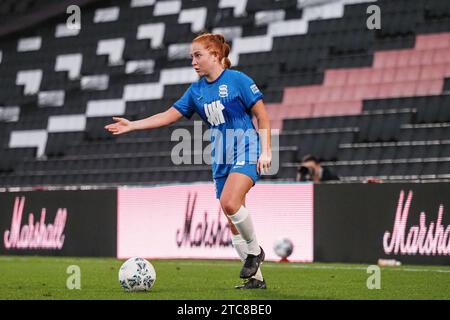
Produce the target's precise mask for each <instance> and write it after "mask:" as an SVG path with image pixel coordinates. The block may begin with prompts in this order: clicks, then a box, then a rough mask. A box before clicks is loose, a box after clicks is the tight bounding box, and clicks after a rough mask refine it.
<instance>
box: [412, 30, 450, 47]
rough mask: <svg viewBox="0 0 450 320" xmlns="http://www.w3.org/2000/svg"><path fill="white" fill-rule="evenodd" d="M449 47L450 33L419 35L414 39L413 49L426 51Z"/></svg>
mask: <svg viewBox="0 0 450 320" xmlns="http://www.w3.org/2000/svg"><path fill="white" fill-rule="evenodd" d="M449 47H450V33H441V34H432V35H419V36H417V38H416V46H415V48H416V49H418V50H422V49H425V50H428V49H437V48H449Z"/></svg>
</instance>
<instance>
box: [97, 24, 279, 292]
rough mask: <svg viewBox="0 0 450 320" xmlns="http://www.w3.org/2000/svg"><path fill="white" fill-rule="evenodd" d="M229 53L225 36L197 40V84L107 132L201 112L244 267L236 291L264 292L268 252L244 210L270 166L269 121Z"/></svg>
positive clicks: (146, 126)
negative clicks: (172, 100)
mask: <svg viewBox="0 0 450 320" xmlns="http://www.w3.org/2000/svg"><path fill="white" fill-rule="evenodd" d="M229 52H230V47H229V45H228V44H227V43H226V42H225V40H224V37H223V35H221V34H211V33H206V34H202V35H200V36H198V37H196V38H195V39H194V40H193V41H192V45H191V57H192V66H193V67H194V69H195V72H196V73H197V74H198V76H199V80H198V81H197V82H195V83H193V84H192V85H191V86H190V87H189V88H188V89H187V91H186V92H185V93H184V95H183V96H182V97H181V98H180V99H179V100H178V101H176V102H175V103H174V104H173V106H172V107H170V108H169V109H168V110H166V111H165V112H161V113H158V114H156V115H153V116H151V117H148V118H145V119H141V120H137V121H129V120H127V119H124V118H118V117H114V118H113V120H114V121H116V122H115V123H112V124H109V125H107V126H105V129H107V130H109V131H110V132H111V133H112V134H114V135H118V134H123V133H126V132H130V131H133V130H145V129H153V128H159V127H162V126H166V125H169V124H171V123H173V122H175V121H177V120H179V119H180V118H182V117H183V116H185V117H186V118H188V119H189V118H191V116H192V114H193V113H194V112H196V113H198V114H199V115H200V117H201V118H202V120H203V121H204V122H206V124H207V125H208V127H209V128H210V129H211V141H212V158H211V160H212V161H211V163H212V173H213V179H214V182H215V187H216V197H217V199H219V200H220V204H221V207H222V209H223V211H224V213H225V214H226V216H227V218H228V221H229V223H230V228H231V232H232V234H233V236H232V243H233V246H234V247H235V249H236V251H237V252H238V254H239V256H240V258H241V260H242V261H243V262H244V265H243V267H242V269H241V272H240V277H241V278H242V279H246V280H245V282H244V284H243V285H240V286H236V288H242V289H254V288H263V289H265V288H266V283H265V281H264V278H263V276H262V273H261V270H260V265H261V263H262V262H263V261H264V251H263V249H262V248H261V247H260V246H259V244H258V240H257V238H256V235H255V230H254V228H253V222H252V219H251V217H250V215H249V212H248V210H247V208H246V207H245V196H246V194H247V192H248V191H249V190H250V189H251V188H252V187H253V185H254V184H255V182H256V181H257V180H258V178H259V176H260V175H261V173H263V172H266V171H267V170H268V169H269V168H270V166H271V158H272V154H271V148H270V120H269V117H268V115H267V112H266V110H265V106H264V103H263V101H262V97H263V96H262V93H261V92H260V91H259V89H258V87H257V86H256V85H255V83H254V81H253V80H252V79H251V78H249V77H248V76H247V75H245V74H243V73H242V72H239V71H236V70H231V69H229V68H230V66H231V63H230V60H229V59H228V54H229ZM252 114H254V115H255V116H256V118H257V120H258V128H259V134H258V133H257V132H256V130H255V127H254V125H253V123H252ZM227 138H228V139H227Z"/></svg>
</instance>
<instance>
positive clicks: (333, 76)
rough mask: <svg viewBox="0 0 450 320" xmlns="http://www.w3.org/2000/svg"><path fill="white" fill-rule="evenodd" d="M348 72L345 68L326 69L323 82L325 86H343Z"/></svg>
mask: <svg viewBox="0 0 450 320" xmlns="http://www.w3.org/2000/svg"><path fill="white" fill-rule="evenodd" d="M348 73H349V72H348V71H347V70H342V69H330V70H326V71H325V76H324V82H323V84H324V86H326V87H335V86H343V85H345V84H346V83H347V75H348Z"/></svg>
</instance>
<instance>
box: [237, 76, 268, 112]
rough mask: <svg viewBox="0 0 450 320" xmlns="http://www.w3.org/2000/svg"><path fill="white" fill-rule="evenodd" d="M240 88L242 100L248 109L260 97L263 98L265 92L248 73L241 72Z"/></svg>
mask: <svg viewBox="0 0 450 320" xmlns="http://www.w3.org/2000/svg"><path fill="white" fill-rule="evenodd" d="M239 75H240V76H239V78H238V81H239V88H240V94H241V99H242V102H243V103H244V106H245V108H246V109H250V108H251V107H253V105H254V104H255V103H256V102H257V101H258V100H260V99H262V98H263V94H262V93H261V91H259V88H258V87H257V86H256V84H255V81H253V79H252V78H250V77H249V76H247V75H246V74H244V73H242V72H239Z"/></svg>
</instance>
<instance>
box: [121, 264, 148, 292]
mask: <svg viewBox="0 0 450 320" xmlns="http://www.w3.org/2000/svg"><path fill="white" fill-rule="evenodd" d="M155 281H156V271H155V268H154V267H153V265H152V264H151V263H150V262H148V261H147V260H145V259H142V258H137V257H135V258H130V259H128V260H127V261H125V262H124V263H123V264H122V266H121V267H120V270H119V283H120V286H121V287H122V288H123V289H125V290H126V291H148V290H150V289H151V288H152V287H153V285H154V284H155Z"/></svg>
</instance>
